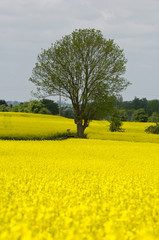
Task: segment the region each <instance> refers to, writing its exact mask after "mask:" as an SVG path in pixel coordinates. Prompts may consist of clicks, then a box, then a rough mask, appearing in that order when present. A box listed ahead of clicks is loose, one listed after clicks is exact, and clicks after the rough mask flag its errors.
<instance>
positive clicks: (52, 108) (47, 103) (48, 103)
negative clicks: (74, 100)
mask: <svg viewBox="0 0 159 240" xmlns="http://www.w3.org/2000/svg"><path fill="white" fill-rule="evenodd" d="M41 102H42V104H43V105H44V107H45V108H47V109H48V110H49V112H50V113H51V114H53V115H57V114H59V106H58V104H57V103H55V102H54V101H52V100H50V99H43V100H41Z"/></svg>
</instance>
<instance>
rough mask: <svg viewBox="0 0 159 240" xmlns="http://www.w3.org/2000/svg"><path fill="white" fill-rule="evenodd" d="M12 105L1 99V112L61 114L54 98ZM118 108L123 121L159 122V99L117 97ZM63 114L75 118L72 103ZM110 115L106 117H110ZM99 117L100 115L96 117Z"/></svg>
mask: <svg viewBox="0 0 159 240" xmlns="http://www.w3.org/2000/svg"><path fill="white" fill-rule="evenodd" d="M13 103H14V104H13V105H12V102H6V101H5V100H0V112H26V113H41V114H52V115H58V114H59V105H58V103H56V102H54V101H53V100H49V99H43V100H41V101H37V100H34V101H30V102H24V103H20V104H15V102H13ZM114 105H115V106H116V108H118V110H119V112H120V116H121V120H122V121H138V122H147V121H149V122H159V100H158V99H154V100H147V99H146V98H141V99H140V98H137V97H135V98H134V99H133V100H132V101H123V99H122V97H119V98H117V99H116V101H115V104H114ZM61 115H62V116H64V117H68V118H73V117H74V116H73V109H72V107H71V105H70V104H68V106H67V105H66V104H65V106H64V105H63V106H62V107H61ZM108 117H109V116H106V117H105V118H106V119H108ZM96 119H98V117H97V118H96Z"/></svg>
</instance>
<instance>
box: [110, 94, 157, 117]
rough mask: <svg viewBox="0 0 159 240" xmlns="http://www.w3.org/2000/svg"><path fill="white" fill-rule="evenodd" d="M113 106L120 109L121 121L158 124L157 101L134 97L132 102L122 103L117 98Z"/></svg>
mask: <svg viewBox="0 0 159 240" xmlns="http://www.w3.org/2000/svg"><path fill="white" fill-rule="evenodd" d="M115 105H116V107H117V108H118V109H120V111H121V114H122V115H123V121H138V122H159V100H158V99H154V100H147V99H146V98H141V99H140V98H137V97H135V98H134V99H133V100H132V101H123V99H122V97H119V98H118V99H117V100H116V102H115ZM124 117H125V120H124Z"/></svg>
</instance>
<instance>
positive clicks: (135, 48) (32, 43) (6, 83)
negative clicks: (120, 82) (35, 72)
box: [0, 0, 159, 101]
mask: <svg viewBox="0 0 159 240" xmlns="http://www.w3.org/2000/svg"><path fill="white" fill-rule="evenodd" d="M78 28H95V29H99V30H101V31H102V33H103V35H104V37H105V38H107V39H109V38H110V39H114V40H115V43H117V44H118V45H119V46H120V48H122V49H124V52H125V56H126V58H127V59H128V63H127V72H126V74H125V77H126V78H127V79H128V81H130V82H131V83H132V85H131V86H129V87H128V88H127V89H126V90H125V91H124V92H123V93H122V96H123V99H124V100H132V99H133V98H134V97H135V96H136V97H139V98H143V97H146V98H147V99H149V100H150V99H159V0H14V1H13V0H0V99H4V100H6V101H8V100H12V101H13V100H17V101H28V100H31V99H32V98H33V97H32V96H31V93H30V92H31V90H33V89H35V87H34V85H33V84H32V83H31V82H29V81H28V79H29V77H30V76H31V73H32V69H33V67H34V65H35V62H36V59H37V56H38V54H39V53H41V49H42V48H43V49H47V48H49V47H50V46H51V43H53V42H55V41H56V40H58V39H60V38H61V37H62V36H65V35H66V34H70V33H71V32H72V31H73V30H75V29H78Z"/></svg>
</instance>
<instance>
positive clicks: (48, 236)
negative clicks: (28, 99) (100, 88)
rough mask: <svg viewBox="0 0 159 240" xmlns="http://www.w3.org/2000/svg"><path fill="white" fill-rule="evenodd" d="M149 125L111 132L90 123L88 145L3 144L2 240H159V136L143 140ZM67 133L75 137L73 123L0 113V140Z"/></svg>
mask: <svg viewBox="0 0 159 240" xmlns="http://www.w3.org/2000/svg"><path fill="white" fill-rule="evenodd" d="M150 124H151V123H124V125H123V128H125V132H121V133H111V132H109V130H108V128H109V123H108V122H106V121H92V122H91V124H90V126H89V128H88V129H87V130H86V132H87V134H88V137H89V138H90V139H68V140H64V141H6V140H0V240H32V239H33V240H157V239H159V136H158V135H153V134H146V133H145V131H144V130H145V127H147V126H149V125H150ZM67 129H70V130H71V131H72V132H75V131H76V126H75V124H74V123H73V120H70V119H66V118H62V117H58V116H45V115H38V114H25V113H0V136H19V137H22V136H25V137H28V138H29V137H30V136H36V135H39V136H47V135H48V134H56V133H63V132H66V131H67ZM95 138H96V139H95ZM100 139H103V140H100ZM112 140H113V141H112ZM117 140H118V141H117Z"/></svg>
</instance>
